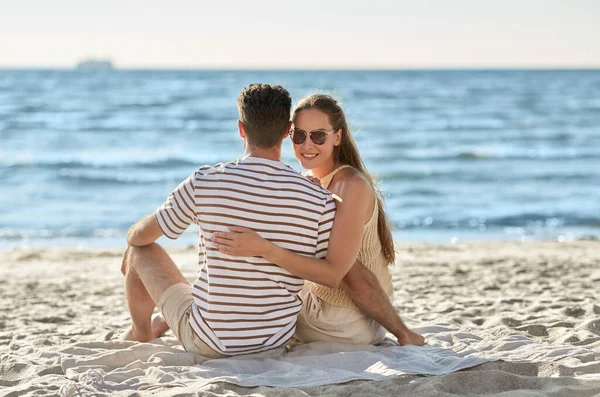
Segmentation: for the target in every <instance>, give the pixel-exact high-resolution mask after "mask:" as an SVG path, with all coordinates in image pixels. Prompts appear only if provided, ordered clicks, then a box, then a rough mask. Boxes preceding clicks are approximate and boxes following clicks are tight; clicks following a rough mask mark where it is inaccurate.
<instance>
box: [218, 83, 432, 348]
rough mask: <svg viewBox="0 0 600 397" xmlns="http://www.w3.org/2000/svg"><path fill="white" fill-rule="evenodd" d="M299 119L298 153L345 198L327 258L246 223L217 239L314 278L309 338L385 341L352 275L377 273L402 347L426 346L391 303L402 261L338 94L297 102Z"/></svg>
mask: <svg viewBox="0 0 600 397" xmlns="http://www.w3.org/2000/svg"><path fill="white" fill-rule="evenodd" d="M292 121H293V127H292V130H291V132H290V136H291V138H292V144H293V148H294V154H295V156H296V158H297V159H298V160H299V161H300V163H301V165H302V167H303V168H305V169H308V170H310V173H311V175H312V177H314V178H317V179H318V180H319V181H320V183H321V186H322V187H324V188H326V189H328V190H329V191H331V192H332V193H333V194H334V195H335V196H338V197H339V198H341V200H340V202H339V203H338V205H337V211H336V215H335V220H334V225H333V228H332V229H331V232H330V237H329V248H328V250H327V256H326V258H325V259H316V258H309V257H305V256H301V255H298V254H294V253H292V252H290V251H287V250H285V249H283V248H281V247H279V246H277V245H275V244H273V243H271V242H269V241H267V240H265V239H263V238H262V237H260V236H259V235H258V234H257V233H254V232H252V231H251V230H249V229H244V228H231V231H232V232H234V233H222V232H219V233H215V235H214V237H213V240H212V241H213V243H215V246H216V247H217V248H219V250H220V251H221V252H223V253H226V254H230V255H236V256H261V257H264V258H266V259H268V260H269V261H271V262H273V263H275V264H277V265H279V266H281V267H283V268H285V269H287V270H289V271H290V272H292V273H294V274H296V275H297V276H299V277H303V278H305V279H306V280H310V281H308V282H307V283H306V284H305V287H304V289H303V290H302V292H301V293H300V296H301V297H302V300H303V302H304V306H303V310H302V311H301V313H300V314H299V316H298V324H297V329H296V336H297V337H298V338H299V339H300V340H301V341H302V342H312V341H331V342H342V343H356V344H377V343H379V342H380V341H381V340H382V339H383V338H384V337H385V330H384V329H383V328H382V327H381V325H380V324H379V323H378V322H376V321H374V320H373V319H371V318H369V316H367V315H366V314H365V313H364V312H365V311H366V312H367V313H369V312H372V311H373V308H369V307H367V306H369V305H361V307H360V308H359V307H358V306H357V304H358V303H359V300H360V299H359V297H358V296H359V294H360V291H356V293H354V292H353V290H352V288H351V286H349V285H348V284H351V283H349V282H347V280H346V279H352V278H354V279H356V278H361V279H362V278H374V279H376V281H375V282H374V283H375V286H376V287H377V288H381V289H383V292H384V293H385V295H386V296H387V300H386V299H384V301H381V302H380V304H378V306H385V307H379V308H375V311H379V314H380V313H382V311H384V310H387V312H386V314H385V315H381V314H380V315H379V320H380V322H382V324H383V323H387V324H384V325H386V328H388V329H389V330H390V331H391V332H392V333H394V334H395V335H396V337H397V338H398V341H399V342H400V343H401V344H417V345H422V344H423V343H424V339H423V337H422V336H421V335H419V334H417V333H415V332H413V331H410V330H408V329H407V328H406V327H405V326H404V324H403V323H402V321H401V320H400V318H399V317H398V316H397V315H396V313H395V311H394V309H393V307H392V305H391V303H390V299H391V297H392V296H393V285H392V280H391V276H390V272H389V267H388V265H389V264H392V263H394V262H395V251H394V242H393V239H392V234H391V231H390V226H389V222H388V220H387V217H386V215H385V212H384V209H383V203H382V198H381V193H380V192H379V190H378V189H377V187H376V186H375V184H374V182H373V178H372V177H371V176H370V175H369V174H368V173H367V171H366V169H365V166H364V163H363V161H362V159H361V157H360V154H359V152H358V149H357V147H356V144H355V142H354V139H353V138H352V136H351V135H350V130H349V129H348V124H347V122H346V117H345V115H344V112H343V110H342V109H341V107H340V105H339V104H338V102H337V101H336V100H335V99H334V98H332V97H331V96H329V95H323V94H315V95H311V96H309V97H307V98H305V99H303V100H302V101H300V103H298V104H297V105H296V107H295V109H294V113H293V117H292ZM318 256H319V252H317V257H318ZM355 262H358V263H357V264H356V266H353V265H354V263H355ZM344 276H346V278H345V279H344V282H342V285H341V286H340V285H339V284H340V281H342V278H344ZM362 281H364V280H362ZM377 284H378V285H377ZM381 295H382V296H384V295H383V294H381ZM361 309H362V310H361ZM369 314H371V313H369ZM371 317H373V318H378V316H377V315H375V314H373V315H371ZM391 317H396V319H391Z"/></svg>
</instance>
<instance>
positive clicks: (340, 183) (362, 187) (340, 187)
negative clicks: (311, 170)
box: [332, 167, 373, 198]
mask: <svg viewBox="0 0 600 397" xmlns="http://www.w3.org/2000/svg"><path fill="white" fill-rule="evenodd" d="M332 182H333V183H334V184H335V187H336V190H337V191H339V193H342V194H343V196H342V197H344V196H348V195H349V194H351V195H360V196H363V195H366V194H367V193H369V192H373V187H372V186H371V184H370V183H369V181H368V180H367V177H366V176H365V175H364V174H363V173H361V172H360V171H359V170H357V169H356V168H353V167H345V168H344V169H342V170H340V171H339V172H338V173H337V175H336V176H335V178H334V180H333V181H332ZM340 195H341V194H340ZM363 197H365V196H363ZM367 197H369V196H368V195H366V197H365V198H367Z"/></svg>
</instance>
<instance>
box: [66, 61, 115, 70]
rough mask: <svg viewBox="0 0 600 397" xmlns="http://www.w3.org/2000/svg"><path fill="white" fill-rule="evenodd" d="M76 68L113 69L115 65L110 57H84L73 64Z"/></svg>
mask: <svg viewBox="0 0 600 397" xmlns="http://www.w3.org/2000/svg"><path fill="white" fill-rule="evenodd" d="M75 69H77V70H114V69H115V65H114V64H113V63H112V61H111V60H110V59H85V60H83V61H81V62H78V63H77V65H76V66H75Z"/></svg>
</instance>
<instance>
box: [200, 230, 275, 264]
mask: <svg viewBox="0 0 600 397" xmlns="http://www.w3.org/2000/svg"><path fill="white" fill-rule="evenodd" d="M229 230H230V232H215V233H213V235H212V238H210V239H209V240H210V241H211V242H212V243H213V244H214V245H215V248H217V249H218V250H219V252H221V253H223V254H227V255H231V256H261V257H263V258H264V257H265V256H267V254H268V253H269V251H270V250H271V249H272V248H273V246H274V244H273V243H271V242H270V241H269V240H265V239H264V238H262V237H260V235H259V234H258V233H256V232H255V231H253V230H251V229H247V228H245V227H238V226H232V227H230V228H229Z"/></svg>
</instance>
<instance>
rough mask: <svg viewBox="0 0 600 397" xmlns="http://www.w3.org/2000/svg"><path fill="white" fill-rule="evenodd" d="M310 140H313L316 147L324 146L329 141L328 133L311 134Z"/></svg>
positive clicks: (314, 132)
mask: <svg viewBox="0 0 600 397" xmlns="http://www.w3.org/2000/svg"><path fill="white" fill-rule="evenodd" d="M310 139H312V141H313V142H314V143H315V144H316V145H322V144H324V143H325V141H326V140H327V133H326V132H325V131H313V132H312V134H310Z"/></svg>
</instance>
